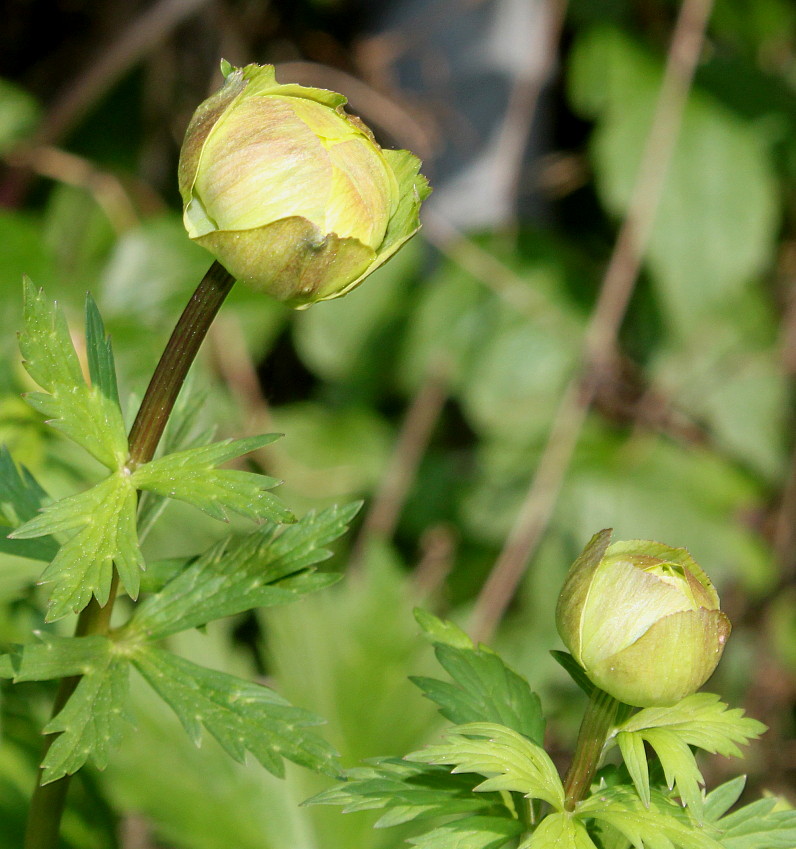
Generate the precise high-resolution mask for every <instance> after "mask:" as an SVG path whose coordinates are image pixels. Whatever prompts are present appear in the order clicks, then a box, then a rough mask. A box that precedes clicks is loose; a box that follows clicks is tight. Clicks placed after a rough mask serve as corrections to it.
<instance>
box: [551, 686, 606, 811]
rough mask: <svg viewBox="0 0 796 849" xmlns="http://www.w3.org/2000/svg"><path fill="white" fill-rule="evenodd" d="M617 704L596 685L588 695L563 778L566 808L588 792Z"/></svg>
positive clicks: (568, 808) (573, 806)
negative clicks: (570, 757) (569, 762)
mask: <svg viewBox="0 0 796 849" xmlns="http://www.w3.org/2000/svg"><path fill="white" fill-rule="evenodd" d="M619 704H620V703H619V702H618V701H617V700H616V699H615V698H614V697H613V696H609V695H608V693H604V692H603V691H602V690H598V689H597V688H596V687H595V689H594V690H593V691H592V694H591V696H590V697H589V704H588V705H587V707H586V713H584V714H583V721H582V722H581V724H580V731H579V732H578V742H577V745H576V746H575V754H574V755H573V757H572V763H571V764H570V765H569V771H568V772H567V777H566V778H565V779H564V793H565V794H566V798H565V802H564V807H565V808H566V810H568V811H574V810H575V805H577V803H578V802H580V800H581V799H583V798H584V796H585V795H586V794H587V793H588V792H589V787H591V783H592V781H593V779H594V774H595V773H596V772H597V767H598V766H599V765H600V758H601V757H602V753H603V748H604V746H605V742H606V740H607V739H608V735H609V733H610V731H611V729H612V728H613V726H614V723H615V722H616V714H617V711H618V710H619Z"/></svg>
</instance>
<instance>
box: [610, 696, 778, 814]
mask: <svg viewBox="0 0 796 849" xmlns="http://www.w3.org/2000/svg"><path fill="white" fill-rule="evenodd" d="M763 731H765V726H764V725H763V724H762V723H760V722H758V721H757V720H755V719H751V718H750V717H745V716H744V715H743V711H742V710H741V709H740V708H735V709H732V710H731V709H730V708H729V707H728V706H727V705H726V704H724V703H723V702H721V701H720V700H719V697H718V696H715V695H713V694H712V693H694V694H693V695H691V696H687V697H686V698H685V699H683V700H682V701H680V702H678V703H677V704H676V705H673V706H671V707H659V708H645V709H644V710H641V711H639V712H638V713H636V714H634V715H633V716H632V717H630V718H629V719H627V720H625V721H624V722H622V723H621V724H620V725H619V731H618V734H617V738H616V739H617V742H618V744H619V748H620V749H621V751H622V756H623V758H624V759H625V763H626V765H627V768H628V771H629V772H630V775H631V777H632V779H633V783H634V784H635V786H636V789H637V790H638V793H639V796H640V797H641V799H642V800H643V801H644V803H645V804H647V805H648V804H649V776H648V774H647V766H646V758H645V757H644V753H643V749H644V742H645V741H646V742H647V743H648V744H649V745H650V746H651V747H652V748H653V749H654V750H655V753H656V754H657V756H658V758H659V760H660V762H661V766H662V767H663V770H664V773H665V776H666V783H667V786H668V787H669V788H670V789H671V788H673V787H675V786H676V788H677V792H678V794H679V795H680V798H681V799H682V800H683V802H684V803H685V804H686V805H687V806H688V808H689V809H690V810H691V812H692V813H693V814H694V815H695V816H696V817H697V819H698V820H699V821H701V819H702V793H701V791H700V789H699V784H704V780H703V779H702V775H701V773H700V772H699V769H698V767H697V764H696V760H695V758H694V755H693V753H692V751H691V749H690V748H689V746H698V747H699V748H701V749H705V750H707V751H709V752H713V753H716V752H717V753H719V754H722V755H724V756H725V757H729V756H730V755H733V756H735V757H740V756H741V751H740V749H739V748H738V745H737V744H739V743H746V742H748V740H750V739H752V738H755V737H758V736H760V734H762V733H763Z"/></svg>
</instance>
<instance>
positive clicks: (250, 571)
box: [129, 504, 359, 639]
mask: <svg viewBox="0 0 796 849" xmlns="http://www.w3.org/2000/svg"><path fill="white" fill-rule="evenodd" d="M358 509H359V504H351V505H349V506H347V507H343V508H338V507H333V508H331V509H329V510H324V511H322V512H320V513H309V514H307V515H306V516H305V517H304V518H303V519H301V521H299V522H298V523H297V524H295V525H291V526H289V527H286V528H281V529H278V528H276V527H274V526H273V525H267V526H264V527H262V528H259V529H257V530H256V531H254V532H253V533H252V534H249V535H248V536H245V537H242V538H238V539H236V540H233V541H231V542H225V543H221V544H219V545H216V546H214V547H213V548H211V549H210V551H208V552H207V553H206V554H205V555H203V556H202V557H200V558H199V559H198V560H197V561H196V562H195V563H193V564H192V565H191V566H189V567H188V568H187V569H186V570H185V571H184V572H182V573H181V574H179V575H178V576H177V577H176V578H174V579H173V580H171V581H169V582H168V583H167V584H166V586H165V587H164V588H163V589H162V590H161V591H160V592H159V593H157V594H156V595H153V596H150V597H149V598H147V599H146V600H145V601H143V602H142V603H141V604H140V605H139V606H138V607H137V608H136V611H135V613H134V615H133V617H132V619H131V622H130V625H129V627H130V629H131V630H132V631H133V632H138V633H145V634H146V635H147V636H148V637H149V638H150V639H162V638H163V637H166V636H168V635H169V634H175V633H177V632H178V631H184V630H186V629H188V628H196V627H199V626H201V625H205V624H207V623H208V622H210V621H212V620H213V619H220V618H221V617H224V616H233V615H235V614H236V613H242V612H243V611H246V610H251V609H252V608H255V607H271V606H273V605H277V604H284V603H287V602H290V601H294V600H295V599H297V598H299V597H300V596H301V595H303V594H305V593H308V592H312V591H314V590H316V589H319V588H321V587H325V586H328V585H329V584H331V583H334V582H335V581H336V580H337V576H336V575H328V574H317V573H315V572H313V571H312V570H311V567H312V566H314V565H315V564H316V563H319V562H320V561H322V560H325V559H326V558H327V557H329V556H330V553H329V551H327V550H326V549H325V548H324V547H323V546H325V545H327V544H328V543H330V542H332V541H333V540H335V539H337V538H338V537H339V536H341V535H342V534H343V533H344V532H345V530H346V527H347V525H348V523H349V522H350V521H351V519H352V518H353V517H354V515H355V514H356V512H357V510H358Z"/></svg>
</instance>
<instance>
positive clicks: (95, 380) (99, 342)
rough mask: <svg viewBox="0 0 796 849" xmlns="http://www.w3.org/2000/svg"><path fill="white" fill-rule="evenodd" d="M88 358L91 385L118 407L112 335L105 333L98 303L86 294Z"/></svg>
mask: <svg viewBox="0 0 796 849" xmlns="http://www.w3.org/2000/svg"><path fill="white" fill-rule="evenodd" d="M86 358H87V360H88V373H89V377H90V378H91V385H92V386H94V387H96V388H97V389H98V390H99V391H100V392H101V393H102V395H103V396H104V397H105V398H107V399H108V400H109V401H113V403H114V404H115V405H116V406H117V407H118V406H119V388H118V386H117V384H116V365H115V363H114V361H113V348H112V347H111V340H110V337H109V336H107V335H106V334H105V325H104V324H103V322H102V316H101V315H100V313H99V310H98V309H97V305H96V303H94V299H93V298H92V297H91V295H90V294H87V295H86Z"/></svg>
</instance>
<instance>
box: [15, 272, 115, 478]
mask: <svg viewBox="0 0 796 849" xmlns="http://www.w3.org/2000/svg"><path fill="white" fill-rule="evenodd" d="M96 319H98V315H96V316H92V322H94V326H93V327H92V328H91V329H90V334H91V339H90V341H89V346H90V347H93V350H92V351H91V354H90V356H91V359H92V360H93V361H94V369H95V373H96V374H97V378H98V380H99V381H100V383H99V384H98V385H96V386H89V385H88V384H87V383H86V381H85V380H84V378H83V373H82V371H81V368H80V362H79V361H78V358H77V354H76V353H75V348H74V346H73V344H72V340H71V337H70V335H69V327H68V326H67V323H66V318H65V317H64V314H63V312H62V311H61V309H60V308H59V307H57V306H56V305H55V304H52V305H51V304H50V303H48V302H47V301H46V300H45V298H44V293H43V292H42V291H41V290H39V291H38V292H37V291H36V288H35V287H34V285H33V284H32V283H31V282H30V280H27V279H26V281H25V307H24V321H25V323H24V327H23V330H22V332H21V333H20V334H19V348H20V351H21V352H22V356H23V361H24V365H25V369H26V370H27V372H28V374H29V375H30V376H31V377H32V378H33V380H35V381H36V383H38V384H39V386H41V388H42V389H43V390H44V392H35V393H32V394H30V395H28V396H27V400H28V402H29V403H30V404H31V406H33V407H34V408H35V409H37V410H38V411H39V412H41V413H43V414H44V415H45V416H47V417H48V418H49V419H50V422H49V423H50V424H51V425H52V426H53V427H55V428H58V429H59V430H60V431H62V432H63V433H64V434H65V435H66V436H68V437H69V438H70V439H72V440H73V441H74V442H76V443H77V444H78V445H80V446H81V447H83V448H85V450H86V451H88V452H89V453H90V454H91V455H92V456H94V457H96V459H97V460H99V461H100V462H101V463H102V464H103V465H105V466H107V468H108V469H110V470H111V471H115V470H117V469H120V468H122V467H123V466H124V464H125V462H126V460H127V435H126V433H125V428H124V421H123V420H122V413H121V410H120V409H119V404H118V400H117V399H116V398H113V397H109V396H108V395H106V394H105V391H107V390H108V389H109V388H110V385H111V380H113V384H114V385H115V380H116V378H115V374H114V376H113V378H111V373H112V372H113V358H112V355H111V353H110V346H109V345H106V343H105V339H104V331H102V330H101V322H100V327H98V326H97V325H96ZM98 332H100V333H101V334H102V338H99V337H98V335H97V334H98ZM101 387H102V388H101Z"/></svg>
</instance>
